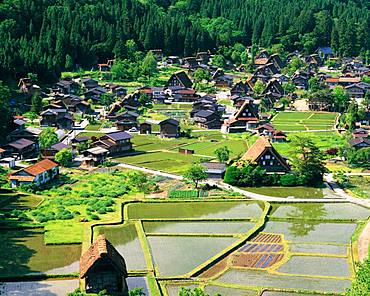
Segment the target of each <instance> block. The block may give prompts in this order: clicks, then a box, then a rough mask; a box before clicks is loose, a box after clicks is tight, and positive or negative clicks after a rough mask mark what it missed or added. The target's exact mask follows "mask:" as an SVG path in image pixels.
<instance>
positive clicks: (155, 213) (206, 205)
mask: <svg viewBox="0 0 370 296" xmlns="http://www.w3.org/2000/svg"><path fill="white" fill-rule="evenodd" d="M262 212H263V204H262V203H259V202H248V201H246V202H233V201H229V202H227V201H221V202H191V203H189V202H175V203H134V204H129V205H127V214H128V217H127V218H128V219H142V220H146V219H180V218H183V219H185V218H187V219H221V218H229V219H235V218H239V219H248V218H259V217H260V216H261V215H262Z"/></svg>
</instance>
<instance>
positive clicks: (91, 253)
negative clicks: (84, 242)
mask: <svg viewBox="0 0 370 296" xmlns="http://www.w3.org/2000/svg"><path fill="white" fill-rule="evenodd" d="M103 258H104V259H107V260H108V261H109V262H110V263H111V265H112V266H113V267H114V268H115V269H116V270H117V272H119V273H120V274H121V275H122V276H124V277H127V270H126V263H125V260H124V259H123V257H122V256H121V255H120V254H119V253H118V252H117V250H116V249H115V248H114V247H113V245H112V244H111V243H110V242H109V241H108V240H107V239H106V238H105V236H104V235H99V236H98V237H97V239H96V241H95V242H94V243H93V244H92V245H91V246H90V248H89V249H88V250H87V251H86V252H85V253H84V254H82V256H81V258H80V278H84V277H86V275H87V273H88V271H89V270H90V268H91V267H93V265H94V264H95V262H97V261H98V260H99V259H103Z"/></svg>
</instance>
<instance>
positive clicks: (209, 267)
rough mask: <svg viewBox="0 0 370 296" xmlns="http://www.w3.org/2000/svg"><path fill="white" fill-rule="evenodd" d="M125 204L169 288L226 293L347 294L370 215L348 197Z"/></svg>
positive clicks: (258, 295)
mask: <svg viewBox="0 0 370 296" xmlns="http://www.w3.org/2000/svg"><path fill="white" fill-rule="evenodd" d="M269 206H271V210H270V211H269V212H267V209H268V207H269ZM124 212H125V220H126V221H130V220H132V221H135V222H134V223H135V225H136V231H138V234H137V237H138V238H139V241H140V242H141V248H140V249H141V250H143V252H144V254H145V258H146V264H147V268H148V269H151V268H154V270H155V276H156V277H157V282H158V283H159V284H160V286H161V287H162V291H164V293H165V295H168V296H172V295H174V296H175V295H177V292H178V290H179V289H180V287H190V288H191V287H197V286H200V287H202V288H204V289H205V290H206V291H208V293H211V295H212V294H215V293H222V295H223V296H228V295H230V296H235V295H240V296H252V295H253V296H261V295H267V296H274V295H279V296H280V295H282V296H283V295H287V296H298V295H306V293H308V294H310V293H316V294H317V295H320V294H321V293H322V294H327V293H329V294H333V293H335V294H338V293H339V294H341V293H343V292H344V291H345V289H346V288H347V287H349V285H350V283H351V280H352V279H353V276H354V262H353V258H354V257H353V256H355V255H353V254H352V253H351V248H350V243H351V239H352V235H353V234H354V232H355V231H356V228H357V227H358V222H360V221H364V220H367V219H368V217H369V216H370V210H368V209H365V208H362V207H360V206H357V205H352V204H348V203H335V204H334V203H333V204H323V203H304V204H301V203H284V204H271V205H269V204H268V203H261V202H254V201H204V202H191V203H189V202H187V203H186V202H161V203H159V202H146V203H133V204H128V205H127V206H126V207H125V211H124ZM267 213H269V214H268V215H267ZM99 229H100V230H99V233H104V230H105V226H103V227H101V228H99ZM116 229H117V230H116V231H117V234H115V236H117V237H119V235H120V234H119V233H121V235H124V233H123V232H121V230H119V228H116ZM109 231H110V230H109ZM107 234H109V232H107ZM120 252H122V254H123V255H125V254H124V253H123V252H127V253H130V252H129V250H126V251H124V250H120ZM174 262H176V264H174ZM194 278H197V279H198V281H197V282H194V280H192V279H194ZM236 287H237V288H236ZM269 289H271V291H269Z"/></svg>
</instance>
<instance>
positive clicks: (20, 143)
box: [8, 138, 35, 149]
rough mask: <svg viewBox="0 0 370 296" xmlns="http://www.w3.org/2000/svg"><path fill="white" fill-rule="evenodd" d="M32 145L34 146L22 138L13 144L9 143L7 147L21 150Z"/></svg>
mask: <svg viewBox="0 0 370 296" xmlns="http://www.w3.org/2000/svg"><path fill="white" fill-rule="evenodd" d="M32 144H35V142H32V141H31V140H28V139H24V138H22V139H18V140H16V141H14V142H11V143H9V144H8V146H10V147H13V148H15V149H23V148H26V147H28V146H31V145H32Z"/></svg>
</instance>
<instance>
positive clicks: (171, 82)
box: [166, 71, 193, 88]
mask: <svg viewBox="0 0 370 296" xmlns="http://www.w3.org/2000/svg"><path fill="white" fill-rule="evenodd" d="M173 86H180V87H183V88H191V87H192V86H193V83H192V82H191V80H190V78H189V76H188V75H187V74H186V73H185V72H184V71H181V72H177V73H174V74H172V75H171V77H170V79H168V81H167V84H166V87H169V88H170V87H173Z"/></svg>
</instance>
